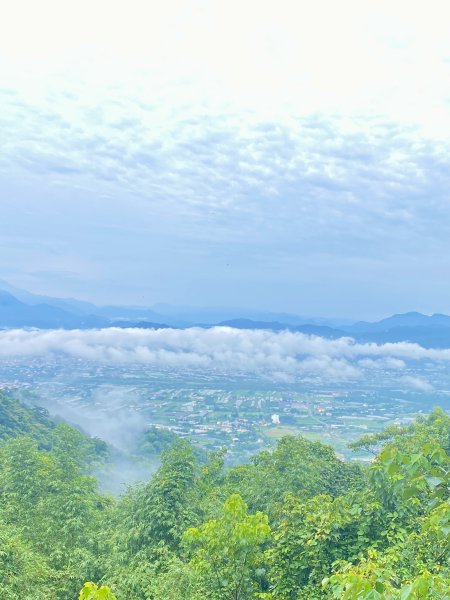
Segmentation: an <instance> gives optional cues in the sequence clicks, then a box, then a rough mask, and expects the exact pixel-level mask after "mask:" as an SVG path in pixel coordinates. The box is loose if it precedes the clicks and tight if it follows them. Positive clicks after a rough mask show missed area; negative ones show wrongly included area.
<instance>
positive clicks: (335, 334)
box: [217, 319, 347, 339]
mask: <svg viewBox="0 0 450 600" xmlns="http://www.w3.org/2000/svg"><path fill="white" fill-rule="evenodd" d="M217 325H219V326H222V327H234V328H235V329H269V330H271V331H294V332H298V333H304V334H305V335H317V336H320V337H326V338H330V339H336V338H340V337H344V336H345V335H347V334H346V333H345V331H342V330H339V329H334V328H332V327H327V326H326V325H314V324H308V323H305V324H304V325H297V326H293V325H289V324H287V323H279V322H278V321H273V322H270V321H269V322H266V321H252V320H251V319H230V320H229V321H222V322H221V323H217Z"/></svg>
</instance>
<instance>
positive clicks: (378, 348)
mask: <svg viewBox="0 0 450 600" xmlns="http://www.w3.org/2000/svg"><path fill="white" fill-rule="evenodd" d="M49 353H63V354H66V355H68V356H71V357H76V358H83V359H86V360H90V361H97V362H103V363H108V364H119V363H120V364H142V365H155V366H160V367H169V368H181V369H197V368H199V369H206V370H207V369H219V370H223V371H227V370H232V371H236V372H252V373H257V374H259V375H262V376H272V377H273V378H274V379H276V380H283V379H284V380H289V379H290V378H292V377H316V378H321V379H324V380H351V379H355V378H359V377H361V376H362V374H363V371H362V370H361V369H369V370H370V369H374V368H375V369H379V368H380V364H379V363H381V364H382V365H383V368H391V369H394V370H398V369H399V368H402V367H403V366H404V361H410V360H421V359H428V360H432V361H445V362H450V350H439V349H425V348H422V347H421V346H418V345H417V344H411V343H407V342H402V343H397V344H382V345H377V344H357V343H355V342H354V341H353V340H352V339H350V338H341V339H338V340H327V339H324V338H320V337H315V336H306V335H303V334H300V333H292V332H287V331H286V332H280V333H274V332H270V331H265V330H252V331H250V330H240V329H233V328H229V327H213V328H211V329H201V328H195V327H194V328H190V329H159V330H144V329H119V328H108V329H100V330H70V331H65V330H51V331H44V330H5V331H2V332H0V357H3V359H8V358H12V357H19V358H20V357H22V358H24V357H27V356H40V355H46V354H49ZM358 361H359V364H358ZM400 381H403V383H404V384H405V385H406V386H408V387H414V388H415V389H421V390H422V391H427V390H429V389H431V388H430V387H429V384H428V383H427V382H425V381H424V380H423V379H419V378H417V377H412V376H405V377H403V378H402V379H401V380H400Z"/></svg>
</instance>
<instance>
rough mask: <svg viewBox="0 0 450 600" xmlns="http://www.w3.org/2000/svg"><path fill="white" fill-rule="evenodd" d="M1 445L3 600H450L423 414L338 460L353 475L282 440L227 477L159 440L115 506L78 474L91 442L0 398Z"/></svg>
mask: <svg viewBox="0 0 450 600" xmlns="http://www.w3.org/2000/svg"><path fill="white" fill-rule="evenodd" d="M152 439H153V438H152V437H151V436H150V438H149V440H148V441H149V444H150V446H152V444H153V443H156V441H157V440H153V441H152ZM0 440H1V441H0V590H1V596H2V597H5V598H21V599H23V600H68V599H70V598H73V599H75V598H79V600H101V599H103V600H116V599H117V600H205V599H206V598H208V599H211V600H249V599H257V598H259V599H260V600H262V599H265V600H269V599H270V600H320V599H332V598H334V599H341V600H418V599H425V598H430V599H433V598H434V599H439V600H450V591H449V590H450V456H449V448H450V441H449V440H450V418H449V417H448V416H447V415H446V414H445V413H444V412H443V411H440V410H438V409H436V410H435V411H433V413H432V414H431V415H428V416H426V417H421V418H419V419H418V420H417V421H416V422H415V423H413V424H412V425H410V426H408V427H401V428H398V427H396V428H389V429H388V430H386V432H384V433H381V434H377V435H375V436H363V438H362V439H361V440H360V441H359V442H357V443H355V444H353V446H354V447H355V449H359V448H366V449H372V450H373V451H374V452H375V453H376V457H375V459H374V461H373V463H372V464H371V465H370V466H368V467H363V466H359V465H357V464H351V463H344V462H342V461H340V460H339V459H338V458H337V457H336V456H335V454H334V452H333V451H332V449H331V448H329V447H327V446H324V445H323V444H320V443H318V442H310V441H308V440H305V439H304V438H302V437H294V438H292V437H291V438H284V439H282V440H281V441H280V442H279V443H278V446H277V447H276V448H275V449H274V450H273V451H264V452H261V453H259V454H257V455H256V456H255V457H253V459H252V461H251V462H250V463H249V464H246V465H241V466H238V467H235V468H232V469H230V470H227V469H226V468H225V467H224V461H223V452H216V453H212V454H210V455H209V456H208V457H206V459H204V458H202V459H201V460H199V457H198V454H197V453H196V452H195V451H194V450H193V448H192V446H191V445H190V444H189V443H188V442H186V441H185V440H180V439H174V440H173V441H174V443H173V444H172V446H171V447H170V448H168V449H166V450H164V452H163V454H162V456H161V464H160V467H159V469H158V471H157V472H156V473H155V475H154V476H153V477H152V478H151V479H150V481H148V482H147V483H144V484H141V485H138V486H135V487H133V488H130V489H129V490H128V491H127V492H126V493H125V494H123V496H122V497H121V498H119V499H117V500H114V499H112V498H110V497H108V496H106V495H104V494H102V493H100V492H99V490H98V486H97V482H96V480H95V478H94V477H93V476H92V475H91V474H90V473H91V472H92V469H93V468H95V467H96V466H97V465H98V464H99V463H101V461H102V460H103V459H104V457H105V455H106V454H107V452H108V450H107V449H106V446H104V445H103V443H102V442H101V441H100V440H92V439H90V438H88V437H87V436H85V435H84V434H83V433H82V432H81V431H79V430H78V429H76V428H73V427H70V426H69V425H67V424H65V423H61V422H59V423H58V422H55V421H53V420H52V419H51V418H50V417H49V415H48V414H46V413H45V412H43V411H41V410H35V409H31V408H28V407H25V406H23V405H21V404H20V403H19V402H18V401H17V400H16V399H14V398H12V397H10V396H8V395H5V394H4V393H2V394H0ZM166 441H167V442H168V441H169V440H164V445H165V443H166ZM86 581H87V583H85V582H86ZM93 582H97V583H93ZM80 589H81V592H80Z"/></svg>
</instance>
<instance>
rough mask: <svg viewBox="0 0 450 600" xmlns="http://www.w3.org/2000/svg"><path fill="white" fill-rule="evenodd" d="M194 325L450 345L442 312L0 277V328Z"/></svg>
mask: <svg viewBox="0 0 450 600" xmlns="http://www.w3.org/2000/svg"><path fill="white" fill-rule="evenodd" d="M1 288H3V289H1ZM240 310H242V312H239V311H240ZM224 315H225V317H224ZM230 315H231V316H230ZM195 324H196V326H197V327H213V326H215V325H219V326H224V327H234V328H236V329H253V330H255V329H267V330H270V331H293V332H299V333H304V334H305V335H316V336H320V337H324V338H327V339H337V338H340V337H352V338H354V339H355V340H356V341H358V342H362V343H367V342H375V343H378V344H382V343H386V342H394V343H395V342H404V341H407V342H414V343H417V344H420V345H421V346H424V347H436V348H450V316H448V315H444V314H434V315H431V316H429V315H424V314H422V313H419V312H407V313H402V314H396V315H392V316H390V317H387V318H385V319H381V320H380V321H375V322H369V321H358V322H356V323H354V322H351V321H345V320H338V319H336V320H330V319H321V318H308V317H300V316H298V315H290V314H287V313H271V312H264V311H251V310H248V309H236V308H231V309H226V308H192V307H175V306H171V305H167V304H158V305H155V306H153V307H151V308H146V307H139V306H96V305H95V304H91V303H89V302H84V301H80V300H76V299H74V298H51V297H49V296H41V295H38V294H31V293H30V292H27V291H25V290H19V289H17V288H13V287H12V286H9V285H8V284H6V283H3V282H1V281H0V328H12V327H37V328H41V329H54V328H63V329H75V328H80V329H88V328H99V327H111V326H114V327H122V328H131V327H137V328H141V329H164V328H170V327H176V328H185V327H191V326H193V325H195Z"/></svg>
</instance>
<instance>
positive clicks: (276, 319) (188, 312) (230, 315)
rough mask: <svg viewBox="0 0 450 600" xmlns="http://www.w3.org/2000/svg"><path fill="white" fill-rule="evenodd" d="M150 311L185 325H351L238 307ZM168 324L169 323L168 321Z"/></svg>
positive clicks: (165, 306)
mask: <svg viewBox="0 0 450 600" xmlns="http://www.w3.org/2000/svg"><path fill="white" fill-rule="evenodd" d="M152 309H153V310H154V311H156V312H157V313H158V314H160V315H163V316H166V317H168V318H169V319H170V318H177V319H179V320H181V321H184V324H186V323H217V324H218V323H222V322H227V321H234V320H237V321H241V320H247V321H249V322H250V321H252V322H261V323H280V324H282V326H283V328H285V327H286V325H289V326H296V325H304V324H311V325H324V326H329V327H338V328H339V327H341V325H343V324H345V325H351V324H352V323H354V321H352V320H351V319H332V318H324V317H311V316H309V317H306V316H301V315H294V314H290V313H284V312H270V311H262V310H254V309H249V308H238V307H207V306H206V307H193V306H172V305H171V304H154V305H153V306H152ZM168 322H170V321H168Z"/></svg>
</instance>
